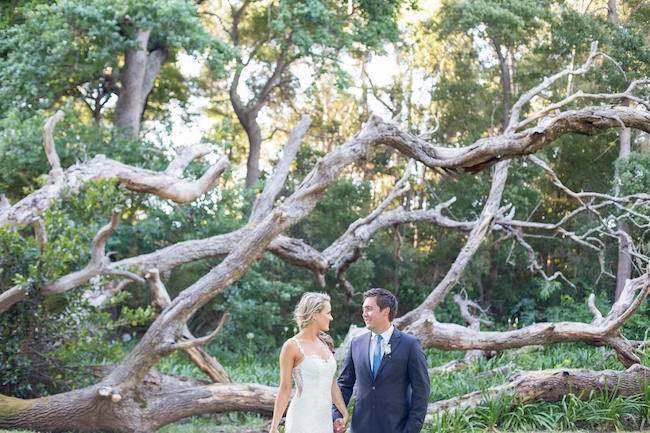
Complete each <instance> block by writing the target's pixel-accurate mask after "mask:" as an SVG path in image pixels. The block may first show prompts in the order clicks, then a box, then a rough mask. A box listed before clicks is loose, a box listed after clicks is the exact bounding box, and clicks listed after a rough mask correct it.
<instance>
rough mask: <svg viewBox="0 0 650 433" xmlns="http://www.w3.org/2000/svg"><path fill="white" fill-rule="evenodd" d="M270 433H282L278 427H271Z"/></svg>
mask: <svg viewBox="0 0 650 433" xmlns="http://www.w3.org/2000/svg"><path fill="white" fill-rule="evenodd" d="M269 433H280V431H279V430H278V428H277V427H273V426H271V429H270V430H269Z"/></svg>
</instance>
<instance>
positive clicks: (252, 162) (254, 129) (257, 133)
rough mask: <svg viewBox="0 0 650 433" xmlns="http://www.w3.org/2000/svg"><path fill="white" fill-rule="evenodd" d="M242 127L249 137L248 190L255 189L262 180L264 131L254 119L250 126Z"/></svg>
mask: <svg viewBox="0 0 650 433" xmlns="http://www.w3.org/2000/svg"><path fill="white" fill-rule="evenodd" d="M242 126H243V127H244V129H245V130H246V135H247V136H248V143H249V148H248V149H249V150H248V160H247V161H246V188H253V187H254V186H255V185H257V181H258V180H259V179H260V152H261V150H262V131H261V130H260V126H259V125H258V124H257V119H253V120H252V121H251V122H249V123H248V124H243V123H242Z"/></svg>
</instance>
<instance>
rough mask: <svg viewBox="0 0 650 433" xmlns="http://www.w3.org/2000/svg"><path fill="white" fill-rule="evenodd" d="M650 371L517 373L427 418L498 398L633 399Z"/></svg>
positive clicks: (442, 404)
mask: <svg viewBox="0 0 650 433" xmlns="http://www.w3.org/2000/svg"><path fill="white" fill-rule="evenodd" d="M649 376H650V370H649V369H648V368H646V367H644V366H642V365H640V364H635V365H634V366H632V367H630V368H628V369H627V370H624V371H615V370H602V371H592V370H587V369H575V368H562V369H552V370H540V371H520V372H516V373H514V374H513V375H512V376H510V378H509V379H508V382H506V383H505V384H503V385H499V386H495V387H492V388H488V389H486V390H484V391H475V392H472V393H469V394H465V395H462V396H458V397H454V398H450V399H448V400H442V401H437V402H435V403H430V404H429V407H428V409H427V417H429V418H430V417H431V416H432V415H434V414H436V413H438V412H441V411H447V412H450V413H453V412H454V411H456V410H458V409H465V408H472V407H476V406H478V405H480V404H481V402H483V401H485V400H486V399H490V398H495V397H497V396H504V395H508V396H513V397H514V399H513V403H514V404H517V403H518V402H520V401H525V402H529V403H531V402H536V401H540V400H541V401H545V402H548V403H553V402H556V401H560V400H562V397H564V396H565V395H567V394H573V395H576V396H578V397H580V398H581V399H583V400H587V399H590V398H592V397H594V396H603V395H607V396H612V397H618V396H624V397H627V396H631V395H638V394H643V393H645V389H646V387H647V384H648V379H649Z"/></svg>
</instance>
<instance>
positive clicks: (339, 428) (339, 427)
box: [334, 414, 349, 433]
mask: <svg viewBox="0 0 650 433" xmlns="http://www.w3.org/2000/svg"><path fill="white" fill-rule="evenodd" d="M343 416H344V418H337V419H335V420H334V433H345V426H346V425H347V423H348V418H349V416H347V414H345V415H343Z"/></svg>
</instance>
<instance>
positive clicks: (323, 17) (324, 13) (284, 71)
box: [203, 0, 407, 188]
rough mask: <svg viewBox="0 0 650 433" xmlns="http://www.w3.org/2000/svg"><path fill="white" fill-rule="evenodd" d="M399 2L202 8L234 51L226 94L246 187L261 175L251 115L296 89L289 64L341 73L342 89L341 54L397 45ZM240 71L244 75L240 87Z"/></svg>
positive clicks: (258, 137)
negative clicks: (244, 155)
mask: <svg viewBox="0 0 650 433" xmlns="http://www.w3.org/2000/svg"><path fill="white" fill-rule="evenodd" d="M406 3H407V2H405V1H403V0H391V1H378V0H373V1H348V0H345V1H334V2H331V1H285V0H280V1H279V2H277V3H276V2H266V1H250V0H244V1H240V2H232V3H231V2H228V5H227V6H226V5H224V6H223V7H221V8H215V7H212V6H211V5H210V4H209V3H208V4H206V7H205V10H204V12H203V13H204V14H205V15H206V16H208V17H211V18H212V19H213V20H214V21H216V22H217V23H218V24H219V25H218V26H217V28H218V31H220V32H223V33H224V34H225V35H227V37H228V38H229V39H230V41H231V43H232V45H233V46H234V48H235V50H237V52H238V55H237V65H236V67H235V69H234V71H233V72H232V73H231V77H230V82H229V84H228V89H229V90H228V91H229V95H230V103H231V104H232V108H233V110H234V112H235V114H236V116H237V119H238V120H239V122H240V123H241V126H242V127H243V128H244V131H245V132H246V135H247V137H248V143H249V152H248V162H247V165H246V170H247V172H246V186H247V187H249V188H251V187H253V186H255V184H256V183H257V181H258V180H259V177H260V168H259V160H260V152H261V145H262V131H261V129H260V124H259V121H258V116H259V114H260V111H261V110H262V109H263V108H264V107H265V106H266V105H267V104H268V103H269V100H270V99H271V98H274V99H276V100H277V99H287V98H288V96H287V95H291V94H292V93H293V92H292V89H295V88H296V87H297V86H296V82H297V77H296V76H295V74H294V73H293V72H292V71H291V66H296V65H297V64H298V63H303V64H305V65H309V66H310V69H311V73H312V74H314V75H316V76H318V75H320V74H321V73H322V72H324V71H331V69H332V66H333V69H335V70H336V71H337V75H340V76H339V77H338V79H337V81H338V82H339V84H341V85H344V82H345V78H344V77H343V76H342V75H344V74H345V72H344V70H343V69H341V68H340V67H339V65H338V63H339V62H340V61H343V60H344V59H342V57H348V56H351V57H354V56H356V55H357V54H358V53H359V52H362V53H365V52H373V51H381V50H382V43H383V42H385V41H396V40H397V39H398V37H399V32H398V28H397V18H398V16H399V13H400V10H401V8H402V6H403V5H404V4H406ZM246 73H248V74H249V78H248V79H247V80H246V83H242V82H241V81H242V76H245V75H244V74H246ZM244 85H245V88H246V90H245V91H244V90H243V87H244Z"/></svg>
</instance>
